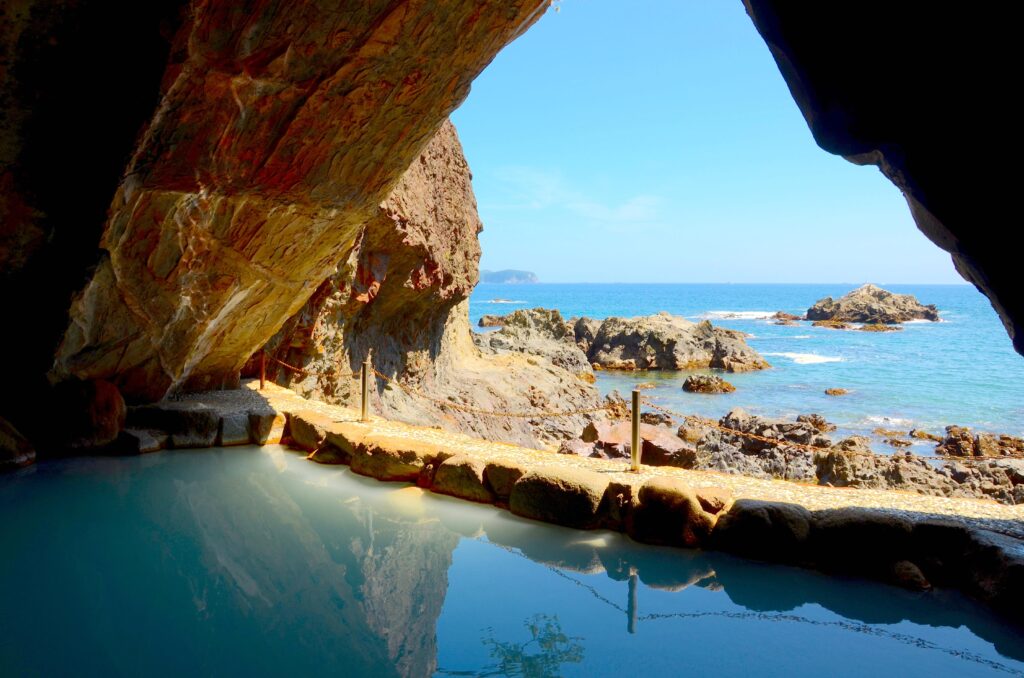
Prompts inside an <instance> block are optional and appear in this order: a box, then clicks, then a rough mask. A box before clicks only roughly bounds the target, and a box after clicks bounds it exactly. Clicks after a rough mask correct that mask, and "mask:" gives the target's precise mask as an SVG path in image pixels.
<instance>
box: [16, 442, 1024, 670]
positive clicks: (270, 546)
mask: <svg viewBox="0 0 1024 678" xmlns="http://www.w3.org/2000/svg"><path fill="white" fill-rule="evenodd" d="M0 515H2V516H3V520H0V548H2V549H3V551H2V557H0V612H2V614H0V675H2V676H35V675H42V676H69V675H74V676H143V675H144V676H172V675H173V676H207V675H218V676H233V675H246V676H307V675H343V676H398V675H402V676H428V675H441V676H445V675H449V676H450V675H520V676H556V675H564V676H617V677H621V676H634V675H648V676H678V675H696V676H700V675H714V676H752V675H757V676H789V677H793V678H801V677H804V676H824V675H828V676H863V675H899V676H923V677H926V678H934V677H935V676H988V675H1024V632H1022V629H1020V628H1019V627H1014V626H1011V625H1010V624H1008V623H1007V622H1006V621H1005V620H1003V619H1000V618H999V617H997V616H995V615H994V614H992V613H990V612H989V611H988V610H987V609H985V608H983V607H981V606H980V605H978V604H976V603H974V602H972V601H971V600H969V599H967V598H965V597H963V596H960V595H959V594H955V593H952V592H948V591H935V592H930V593H910V592H907V591H903V590H901V589H896V588H892V587H889V586H885V585H882V584H877V583H873V582H867V581H861V580H851V579H841V578H833V577H826V576H824V575H820V574H816V573H813V572H810V571H805V570H799V569H794V568H787V567H780V566H773V565H767V564H760V563H753V562H748V561H743V560H739V559H735V558H731V557H728V556H725V555H723V554H716V553H704V552H700V551H687V550H682V549H665V548H655V547H647V546H642V545H638V544H635V543H633V542H631V541H629V540H628V539H626V538H624V537H622V536H621V535H618V534H614V533H609V532H604V531H595V532H579V531H574V530H567V529H562V528H558V527H554V526H550V525H544V524H540V523H534V522H531V521H527V520H522V519H519V518H515V517H514V516H511V515H510V514H509V513H507V512H505V511H501V510H499V509H496V508H494V507H487V506H477V505H473V504H469V503H467V502H463V501H457V500H452V499H447V498H444V497H439V496H437V495H432V494H428V493H424V492H422V491H421V490H419V489H417V488H414V487H407V486H402V485H396V484H387V483H377V482H376V481H373V480H368V479H364V478H360V477H358V476H354V475H353V474H352V473H351V472H350V471H348V470H347V469H345V468H343V467H330V466H319V465H316V464H314V463H312V462H309V461H306V460H305V459H304V457H303V456H302V455H299V454H296V453H294V452H289V451H287V450H285V449H284V448H281V447H278V446H270V447H266V448H256V447H241V448H232V449H220V450H217V449H214V450H198V451H175V452H163V453H160V454H155V455H148V456H145V457H135V458H123V459H103V458H93V459H75V460H63V461H57V462H43V463H41V464H39V465H38V466H37V467H35V468H31V469H27V470H25V471H21V472H18V473H16V474H8V475H4V476H0Z"/></svg>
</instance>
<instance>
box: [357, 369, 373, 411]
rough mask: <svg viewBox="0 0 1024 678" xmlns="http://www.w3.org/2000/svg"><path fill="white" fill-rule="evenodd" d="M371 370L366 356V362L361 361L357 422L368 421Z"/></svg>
mask: <svg viewBox="0 0 1024 678" xmlns="http://www.w3.org/2000/svg"><path fill="white" fill-rule="evenodd" d="M372 369H373V367H372V366H371V365H370V356H369V355H367V356H366V360H364V361H363V373H362V385H363V402H362V408H361V411H360V414H359V421H370V370H372Z"/></svg>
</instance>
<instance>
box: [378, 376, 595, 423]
mask: <svg viewBox="0 0 1024 678" xmlns="http://www.w3.org/2000/svg"><path fill="white" fill-rule="evenodd" d="M373 373H374V374H375V375H376V376H377V377H379V378H380V379H382V380H383V381H384V382H385V383H387V384H393V385H395V386H396V387H398V388H400V389H402V390H403V391H405V392H406V393H408V394H409V395H412V396H416V397H417V398H422V399H424V400H428V401H430V402H432V403H434V404H435V405H438V406H440V407H447V408H449V409H452V410H456V411H459V412H466V413H469V414H482V415H484V416H489V417H508V418H510V419H554V418H558V417H576V416H579V415H583V414H595V413H597V412H605V411H608V410H612V409H613V408H614V406H613V405H610V404H605V405H599V406H598V407H584V408H580V409H576V410H534V411H533V412H496V411H494V410H485V409H482V408H479V407H473V406H471V405H463V404H461V403H454V402H452V401H450V400H444V399H443V398H435V397H433V396H431V395H427V394H426V393H424V392H423V391H420V390H419V389H414V388H412V387H411V386H408V385H407V384H403V383H402V382H400V381H398V380H397V379H392V378H391V377H388V376H387V375H385V374H381V373H380V372H378V371H377V370H373Z"/></svg>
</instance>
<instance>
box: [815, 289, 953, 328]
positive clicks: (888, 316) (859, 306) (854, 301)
mask: <svg viewBox="0 0 1024 678" xmlns="http://www.w3.org/2000/svg"><path fill="white" fill-rule="evenodd" d="M807 319H808V320H813V321H818V322H822V321H825V322H830V323H866V326H865V327H864V328H862V329H867V330H868V331H885V330H884V327H875V326H885V325H896V324H899V323H905V322H909V321H911V320H931V321H932V322H938V320H939V310H938V309H937V308H936V307H935V306H934V305H933V304H929V305H927V306H925V305H924V304H922V303H921V302H919V301H918V300H917V297H915V296H914V295H912V294H894V293H893V292H890V291H889V290H884V289H882V288H881V287H878V286H876V285H872V284H870V283H869V284H867V285H862V286H861V287H858V288H857V289H855V290H853V291H851V292H848V293H847V294H844V295H843V296H841V297H840V298H839V299H833V298H832V297H825V298H824V299H819V300H818V301H816V302H815V303H814V305H813V306H811V307H810V308H809V309H807Z"/></svg>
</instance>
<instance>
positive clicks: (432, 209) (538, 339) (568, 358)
mask: <svg viewBox="0 0 1024 678" xmlns="http://www.w3.org/2000/svg"><path fill="white" fill-rule="evenodd" d="M482 228H483V225H482V223H481V221H480V217H479V216H478V214H477V210H476V199H475V197H474V195H473V188H472V175H471V173H470V170H469V165H468V164H467V162H466V159H465V157H464V156H463V153H462V147H461V145H460V144H459V140H458V136H457V134H456V131H455V128H454V127H453V126H452V125H451V123H448V122H446V123H445V124H444V125H442V127H441V129H440V130H439V131H438V133H437V134H436V135H435V136H434V138H433V139H432V140H431V142H430V143H429V144H428V145H427V148H426V149H425V150H424V151H423V153H421V154H420V156H419V157H418V158H417V159H416V160H414V161H413V163H412V164H411V165H410V166H409V168H408V169H407V170H406V172H405V174H403V175H402V178H401V180H400V181H399V182H398V185H397V186H396V187H395V188H394V189H393V190H392V192H391V194H390V195H389V196H388V197H387V198H386V199H385V200H384V201H382V202H381V204H380V205H379V206H378V209H377V213H376V215H375V216H374V217H373V218H372V219H370V220H368V221H367V222H366V223H365V224H364V225H363V226H362V227H361V228H360V229H359V231H358V232H357V234H356V236H355V240H354V243H353V245H352V250H351V251H350V253H349V254H348V256H347V257H346V258H345V259H343V260H342V261H341V262H340V263H339V264H338V265H337V267H336V269H335V271H334V273H333V274H332V275H331V276H330V277H329V278H328V279H327V280H325V281H324V282H323V283H322V284H321V285H320V287H319V288H318V289H317V291H316V292H315V293H314V294H313V296H312V297H311V298H310V300H309V301H308V302H307V303H306V304H305V305H304V306H303V307H302V308H301V309H300V310H299V311H298V313H296V314H295V315H293V316H292V317H291V318H290V319H289V320H288V321H287V322H286V323H285V325H284V327H283V328H282V329H281V331H280V332H278V333H277V334H276V335H275V336H274V337H273V338H272V339H271V340H270V341H269V342H268V344H267V350H268V355H269V356H270V358H271V361H270V363H269V365H268V369H269V372H268V374H269V376H270V377H271V378H273V379H274V380H275V381H277V382H278V383H281V384H285V385H288V386H290V387H291V388H293V389H295V390H297V391H299V392H300V393H302V394H303V395H305V396H307V397H312V398H316V399H320V400H326V401H328V402H332V403H337V404H345V405H352V406H356V405H358V402H359V398H360V397H361V393H360V390H359V388H360V387H359V382H358V379H357V378H356V376H357V372H358V371H359V369H360V366H361V364H362V362H363V360H364V359H365V358H366V356H367V355H370V357H371V361H372V364H373V366H374V369H376V370H378V371H379V372H380V373H381V374H383V375H385V376H386V377H387V378H388V379H390V380H391V381H390V382H389V381H385V380H384V379H383V378H377V379H375V388H374V389H373V394H374V395H373V403H372V408H373V410H374V411H375V412H377V413H379V414H384V415H385V416H388V417H390V418H395V419H399V420H401V421H406V422H409V423H418V424H426V425H440V426H443V427H446V428H449V429H452V430H456V431H463V432H468V433H474V434H476V435H479V436H482V437H484V438H489V439H494V440H505V441H508V442H516V443H520V444H526V445H546V444H554V443H556V442H558V441H560V440H562V439H565V438H566V437H570V436H573V435H576V434H578V433H579V431H580V430H581V429H582V428H583V426H584V425H586V423H587V421H589V417H586V416H584V415H582V414H581V415H577V416H569V417H553V418H542V417H539V416H538V417H536V418H526V417H504V416H492V415H488V414H482V413H480V412H479V411H478V410H484V411H489V412H498V413H509V412H512V413H517V412H524V413H525V412H543V411H572V410H580V409H592V408H595V407H597V406H598V405H599V400H598V393H597V390H596V389H595V388H594V387H592V386H590V383H591V382H593V372H592V370H591V367H590V364H589V363H588V362H587V360H586V357H585V356H584V355H583V354H582V352H580V350H579V349H578V348H577V347H576V344H575V341H574V339H573V335H572V333H571V331H569V330H568V329H567V328H566V326H565V322H564V321H563V320H562V318H561V316H559V315H558V312H557V311H553V312H549V313H547V314H546V315H545V314H536V313H523V312H518V313H515V314H512V316H510V318H509V319H508V320H507V321H506V325H505V328H503V329H502V330H501V332H499V333H492V334H488V335H485V336H477V337H476V338H477V340H478V342H477V343H478V345H475V344H474V341H473V333H472V331H471V329H470V325H469V311H468V298H469V294H470V292H471V291H472V290H473V287H474V286H475V285H476V283H477V278H478V273H477V270H478V264H479V260H480V245H479V241H478V239H477V235H478V233H479V232H480V231H481V229H482ZM488 339H489V340H490V341H487V340H488ZM255 368H256V366H255V362H252V363H250V365H249V368H248V371H249V372H250V373H253V374H254V373H255ZM293 368H294V369H293ZM299 370H301V371H299ZM460 408H464V409H460Z"/></svg>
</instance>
